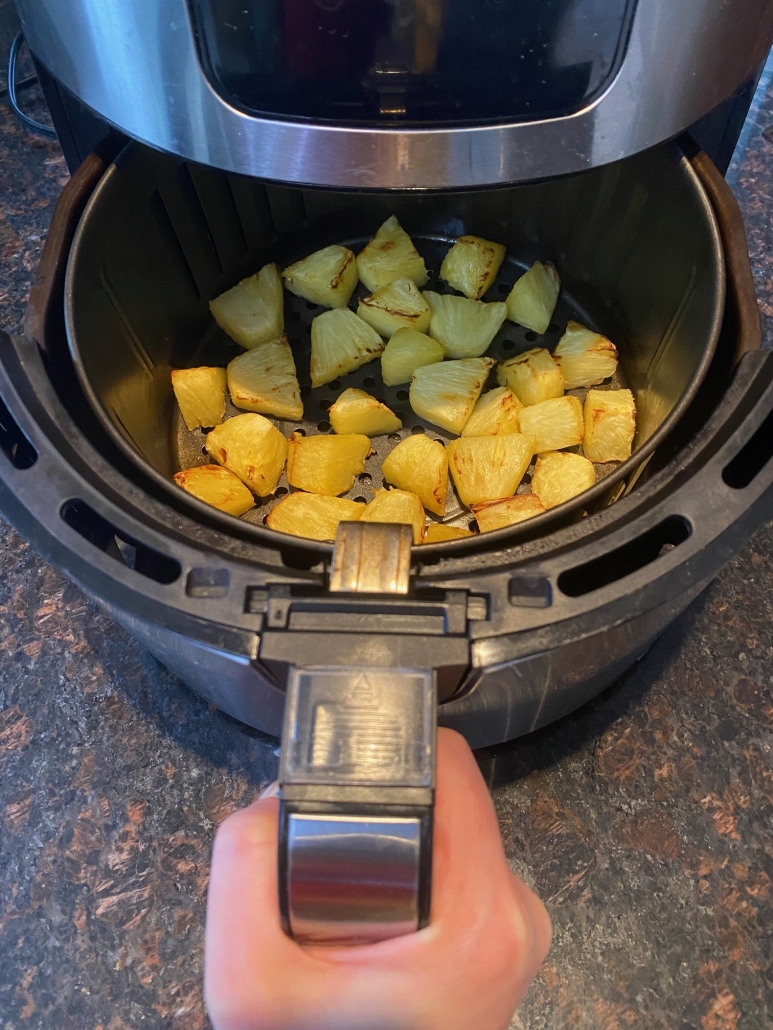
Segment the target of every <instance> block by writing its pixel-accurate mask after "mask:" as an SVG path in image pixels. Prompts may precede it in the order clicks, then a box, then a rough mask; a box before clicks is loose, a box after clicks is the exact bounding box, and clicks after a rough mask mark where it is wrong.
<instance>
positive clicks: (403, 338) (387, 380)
mask: <svg viewBox="0 0 773 1030" xmlns="http://www.w3.org/2000/svg"><path fill="white" fill-rule="evenodd" d="M444 356H445V351H444V350H443V348H442V347H441V345H440V344H439V343H438V342H437V340H433V339H432V338H431V337H430V336H425V335H424V333H417V332H416V330H415V329H398V330H397V332H396V333H395V334H394V336H393V337H392V338H391V340H390V341H389V343H388V344H387V345H386V347H385V348H384V353H383V354H382V355H381V378H382V379H383V380H384V385H385V386H399V385H400V383H410V381H411V377H412V376H413V373H414V372H415V371H416V369H417V368H422V367H423V366H424V365H434V364H435V362H437V361H442V360H443V358H444Z"/></svg>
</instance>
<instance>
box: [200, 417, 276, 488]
mask: <svg viewBox="0 0 773 1030" xmlns="http://www.w3.org/2000/svg"><path fill="white" fill-rule="evenodd" d="M206 447H207V452H208V453H209V454H211V455H212V457H213V458H214V459H215V461H216V462H218V464H220V465H224V466H225V467H226V468H227V469H230V470H231V472H233V473H235V474H236V475H237V476H238V477H239V479H241V481H242V482H243V483H244V485H245V486H248V487H249V488H250V490H252V492H253V493H254V494H257V495H258V496H259V497H268V496H269V494H272V493H273V492H274V490H276V485H277V483H278V482H279V477H280V476H281V475H282V469H283V468H284V467H285V458H286V457H287V440H285V438H284V437H283V436H282V434H281V433H280V432H279V430H278V429H277V428H276V426H275V425H273V423H271V422H269V420H268V419H267V418H264V417H263V416H262V415H257V414H252V413H250V414H248V415H236V416H234V418H229V419H228V420H227V421H225V422H223V424H222V425H220V426H215V428H214V429H213V430H212V432H211V433H208V434H207V439H206Z"/></svg>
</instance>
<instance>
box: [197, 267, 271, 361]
mask: <svg viewBox="0 0 773 1030" xmlns="http://www.w3.org/2000/svg"><path fill="white" fill-rule="evenodd" d="M209 310H210V311H211V312H212V315H213V316H214V319H215V321H216V322H217V324H218V325H219V326H220V328H221V329H223V330H225V332H227V333H228V335H229V336H230V337H231V339H232V340H236V342H237V343H240V344H241V345H242V347H244V348H246V349H249V348H250V347H257V346H259V345H260V344H261V343H266V342H268V340H275V339H276V338H277V337H278V336H281V335H282V333H283V332H284V327H285V316H284V295H283V293H282V280H281V279H280V278H279V269H278V268H277V267H276V265H273V264H272V265H264V266H263V268H261V270H260V271H259V272H257V273H256V274H255V275H251V276H249V278H247V279H242V281H241V282H240V283H237V284H236V286H233V287H232V288H231V289H230V290H226V292H225V293H221V294H220V296H219V297H215V299H214V300H211V301H210V302H209Z"/></svg>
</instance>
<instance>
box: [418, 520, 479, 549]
mask: <svg viewBox="0 0 773 1030" xmlns="http://www.w3.org/2000/svg"><path fill="white" fill-rule="evenodd" d="M465 536H475V534H474V533H473V532H472V530H471V529H461V528H460V527H459V526H446V525H444V524H443V523H442V522H430V524H429V525H428V526H427V531H426V533H425V534H424V543H425V544H442V543H443V542H444V541H445V540H461V539H462V537H465Z"/></svg>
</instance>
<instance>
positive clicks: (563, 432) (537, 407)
mask: <svg viewBox="0 0 773 1030" xmlns="http://www.w3.org/2000/svg"><path fill="white" fill-rule="evenodd" d="M519 418H520V420H521V432H522V433H526V435H527V436H530V437H531V438H532V439H533V441H534V453H535V454H542V453H543V451H560V450H563V448H564V447H576V446H577V444H580V443H582V435H583V418H582V404H580V402H579V401H578V400H577V398H576V397H554V398H553V399H552V400H549V401H542V402H541V403H540V404H532V405H530V406H529V407H527V408H521V412H520V415H519Z"/></svg>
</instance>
